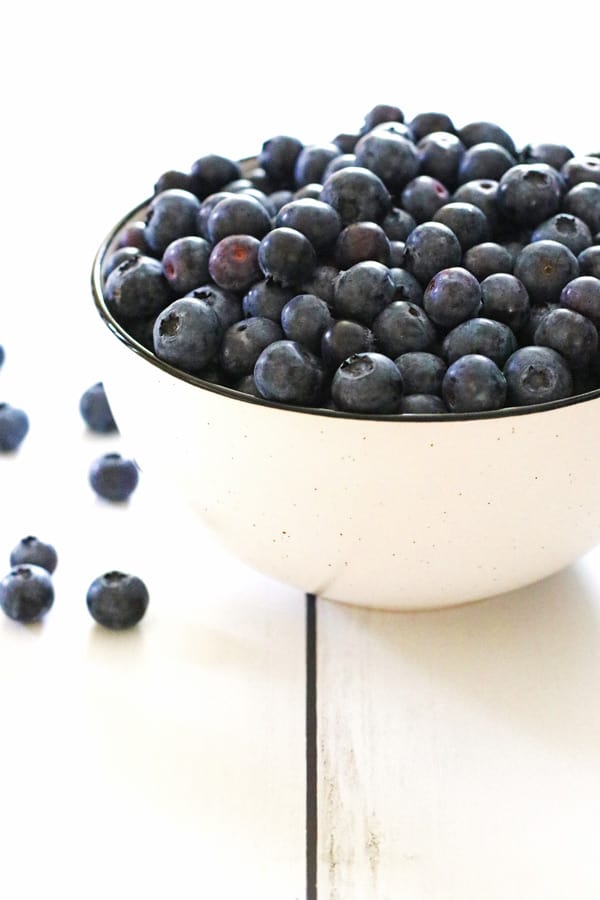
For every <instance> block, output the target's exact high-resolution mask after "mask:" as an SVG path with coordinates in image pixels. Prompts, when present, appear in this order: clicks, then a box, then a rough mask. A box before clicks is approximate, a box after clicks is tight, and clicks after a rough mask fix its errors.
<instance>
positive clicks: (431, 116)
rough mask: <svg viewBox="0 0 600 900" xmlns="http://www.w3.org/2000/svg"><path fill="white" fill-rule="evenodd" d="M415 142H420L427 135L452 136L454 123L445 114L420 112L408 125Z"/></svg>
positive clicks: (454, 130) (454, 129)
mask: <svg viewBox="0 0 600 900" xmlns="http://www.w3.org/2000/svg"><path fill="white" fill-rule="evenodd" d="M408 127H409V128H410V130H411V132H412V134H413V137H414V139H415V141H420V140H421V139H422V138H424V137H425V136H426V135H428V134H433V133H438V132H444V133H445V134H454V133H455V132H456V128H455V127H454V122H453V121H452V119H451V118H450V116H449V115H447V114H446V113H441V112H421V113H417V115H416V116H415V117H414V118H413V119H412V120H411V121H410V122H409V123H408Z"/></svg>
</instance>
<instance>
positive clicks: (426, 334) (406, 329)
mask: <svg viewBox="0 0 600 900" xmlns="http://www.w3.org/2000/svg"><path fill="white" fill-rule="evenodd" d="M372 328H373V334H374V336H375V340H376V346H377V348H378V349H379V350H380V351H381V352H382V353H384V354H385V355H386V356H389V357H390V358H391V359H396V358H397V357H398V356H400V355H401V354H402V353H408V352H409V351H411V350H426V351H429V350H431V349H432V348H433V347H434V345H435V342H436V339H437V333H436V330H435V326H434V324H433V322H432V321H431V319H430V318H429V316H428V315H427V313H426V312H425V311H424V310H423V309H422V308H421V307H420V306H417V305H416V304H415V303H409V302H407V301H406V300H394V301H393V302H392V303H390V304H389V305H388V306H386V307H385V309H384V310H383V311H382V312H380V313H379V315H378V316H377V318H376V319H375V321H374V322H373V326H372Z"/></svg>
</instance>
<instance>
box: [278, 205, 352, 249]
mask: <svg viewBox="0 0 600 900" xmlns="http://www.w3.org/2000/svg"><path fill="white" fill-rule="evenodd" d="M275 226H276V227H279V226H285V227H287V228H295V229H296V231H300V232H301V233H302V234H303V235H304V236H305V237H307V238H308V240H309V241H310V242H311V244H312V245H313V247H314V248H315V250H316V251H317V252H320V251H322V250H324V249H326V248H328V247H331V246H332V245H333V244H334V243H335V240H336V238H337V236H338V235H339V233H340V231H341V230H342V222H341V219H340V217H339V215H338V214H337V212H336V211H335V209H333V207H332V206H330V205H329V203H324V202H323V201H322V200H311V199H308V198H305V199H304V200H292V202H291V203H286V205H285V206H283V207H282V208H281V209H280V210H279V212H278V213H277V215H276V217H275Z"/></svg>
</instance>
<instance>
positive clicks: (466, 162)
mask: <svg viewBox="0 0 600 900" xmlns="http://www.w3.org/2000/svg"><path fill="white" fill-rule="evenodd" d="M516 162H517V161H516V159H515V157H514V156H513V155H512V154H511V153H509V151H508V150H506V148H505V147H502V146H501V144H496V143H494V142H492V141H484V142H482V143H479V144H473V145H472V146H470V147H468V148H467V149H466V150H465V152H464V153H463V155H462V156H461V159H460V163H459V165H458V176H457V177H458V182H459V184H466V183H467V182H468V181H477V180H486V179H489V180H492V181H499V179H500V177H501V176H502V175H503V174H504V173H505V172H506V171H507V170H508V169H510V168H511V167H512V166H514V165H515V164H516Z"/></svg>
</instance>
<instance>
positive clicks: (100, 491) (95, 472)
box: [88, 453, 139, 503]
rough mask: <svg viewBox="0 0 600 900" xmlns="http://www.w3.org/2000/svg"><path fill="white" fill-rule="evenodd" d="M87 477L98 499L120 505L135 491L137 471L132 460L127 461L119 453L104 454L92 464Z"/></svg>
mask: <svg viewBox="0 0 600 900" xmlns="http://www.w3.org/2000/svg"><path fill="white" fill-rule="evenodd" d="M88 477H89V482H90V485H91V487H92V488H93V490H94V491H95V493H96V494H97V495H98V496H99V497H102V498H103V499H104V500H110V501H111V502H114V503H122V502H124V501H125V500H128V499H129V497H130V496H131V495H132V494H133V492H134V491H135V489H136V487H137V485H138V481H139V469H138V467H137V465H136V463H135V461H134V460H133V459H127V458H126V457H124V456H122V455H121V454H120V453H105V454H103V455H102V456H99V457H98V458H97V459H95V460H94V461H93V462H92V464H91V466H90V469H89V473H88Z"/></svg>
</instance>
